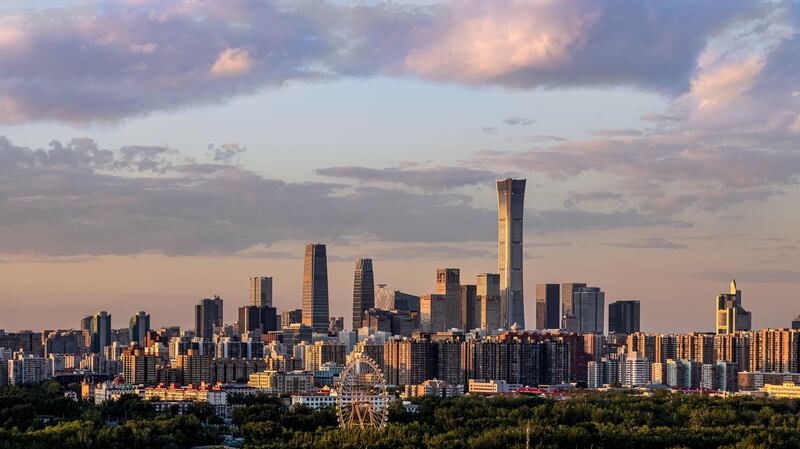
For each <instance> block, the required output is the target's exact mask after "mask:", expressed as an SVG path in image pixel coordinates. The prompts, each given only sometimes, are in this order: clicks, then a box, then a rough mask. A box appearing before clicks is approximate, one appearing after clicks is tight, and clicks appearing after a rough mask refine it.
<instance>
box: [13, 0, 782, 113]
mask: <svg viewBox="0 0 800 449" xmlns="http://www.w3.org/2000/svg"><path fill="white" fill-rule="evenodd" d="M770 9H778V6H775V5H774V4H772V3H763V4H762V3H757V2H751V1H746V0H729V1H725V2H718V1H711V0H701V1H694V2H688V1H679V2H667V3H665V2H662V1H656V0H645V1H641V2H637V3H636V4H625V3H620V2H616V1H612V0H602V1H588V0H569V1H563V2H553V1H549V0H535V1H523V0H498V1H492V2H483V1H479V0H458V1H455V0H452V1H446V2H441V3H436V4H431V5H419V4H414V3H412V2H409V3H386V2H376V3H372V2H370V3H363V4H357V5H346V4H342V3H341V2H335V1H325V0H319V1H310V2H283V1H279V0H264V1H257V2H256V1H250V0H214V1H212V0H195V1H185V2H184V1H177V0H167V1H162V2H154V1H143V2H136V3H131V2H129V1H123V0H110V1H108V2H104V3H103V5H102V7H101V6H98V5H95V4H93V3H89V4H87V5H82V6H77V7H73V8H60V9H52V8H51V9H48V8H43V9H31V10H29V11H25V10H21V9H20V10H12V11H11V12H9V13H7V14H5V15H3V16H0V60H2V61H4V64H3V65H2V67H0V122H2V123H6V124H8V123H26V122H32V121H63V122H72V123H75V122H77V123H84V122H95V121H114V120H119V119H123V118H126V117H131V116H141V115H146V114H148V113H151V112H154V111H169V110H175V109H180V108H185V107H191V106H195V105H202V104H212V103H217V102H220V101H224V100H226V99H228V98H231V97H234V96H237V95H246V94H252V93H254V92H258V91H261V90H263V89H265V88H277V87H280V86H283V85H285V84H287V83H290V82H297V81H300V82H303V81H305V82H313V81H318V80H330V79H338V78H344V77H377V76H396V77H419V78H423V79H428V80H435V81H446V82H458V83H465V84H469V85H500V86H510V87H522V88H533V87H560V86H619V85H622V86H637V87H643V88H647V89H656V90H658V91H661V92H669V93H671V94H675V95H677V94H683V93H685V92H687V91H689V90H690V89H691V88H692V86H695V87H696V89H695V90H696V91H697V92H698V93H700V92H717V91H718V89H717V88H712V89H710V90H709V89H708V88H704V86H712V87H713V86H715V85H716V86H718V85H719V83H717V84H715V82H714V81H713V80H717V79H719V76H714V74H715V73H721V72H720V71H719V70H717V71H716V72H714V71H712V69H709V70H708V71H703V72H702V73H701V74H700V76H699V77H698V78H697V79H696V80H695V81H694V82H693V81H692V76H693V74H694V73H695V72H694V71H695V69H696V64H697V60H698V57H699V55H701V53H702V52H703V51H705V49H706V48H707V46H708V45H707V44H708V42H709V41H710V40H712V39H714V38H715V37H716V36H718V35H720V33H722V32H723V31H724V30H726V29H727V28H729V27H730V26H731V24H734V23H737V21H740V20H744V18H747V17H751V16H753V15H756V14H761V11H762V10H770ZM763 62H764V66H763V72H764V73H768V72H771V69H770V64H771V63H772V62H771V61H770V60H769V59H768V58H764V59H763ZM751 72H752V71H751ZM756 85H758V83H756ZM795 90H797V88H795ZM687 103H691V101H688V100H687ZM515 121H516V119H513V118H512V119H511V122H515ZM527 121H528V119H520V121H519V122H518V123H517V124H519V125H523V124H526V123H527ZM506 124H509V125H510V124H512V123H506Z"/></svg>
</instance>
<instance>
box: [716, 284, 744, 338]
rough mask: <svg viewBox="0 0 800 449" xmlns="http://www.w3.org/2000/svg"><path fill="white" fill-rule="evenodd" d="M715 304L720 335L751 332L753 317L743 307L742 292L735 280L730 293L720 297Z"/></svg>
mask: <svg viewBox="0 0 800 449" xmlns="http://www.w3.org/2000/svg"><path fill="white" fill-rule="evenodd" d="M715 304H716V318H715V320H716V323H717V333H718V334H733V333H735V332H742V331H749V330H750V327H751V320H752V316H751V314H750V312H748V311H747V310H745V309H744V307H742V291H741V290H739V289H737V288H736V280H735V279H734V280H731V290H730V293H722V294H720V295H718V296H717V299H716V302H715Z"/></svg>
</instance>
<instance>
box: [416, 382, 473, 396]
mask: <svg viewBox="0 0 800 449" xmlns="http://www.w3.org/2000/svg"><path fill="white" fill-rule="evenodd" d="M404 393H405V397H407V398H415V397H420V396H437V397H451V396H461V395H463V394H464V385H452V384H449V383H447V382H445V381H442V380H439V379H431V380H426V381H425V382H422V383H421V384H417V385H406V386H405V392H404Z"/></svg>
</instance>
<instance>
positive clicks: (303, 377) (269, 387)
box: [247, 370, 315, 394]
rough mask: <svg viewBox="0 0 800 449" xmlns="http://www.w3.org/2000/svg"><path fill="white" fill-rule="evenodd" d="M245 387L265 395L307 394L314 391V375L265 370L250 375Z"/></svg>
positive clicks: (306, 372) (300, 372)
mask: <svg viewBox="0 0 800 449" xmlns="http://www.w3.org/2000/svg"><path fill="white" fill-rule="evenodd" d="M247 385H248V386H250V387H253V388H258V389H260V390H262V391H264V392H265V393H271V394H288V393H308V392H312V391H314V390H315V387H314V374H313V373H310V372H308V371H274V370H266V371H262V372H259V373H253V374H251V375H250V379H249V381H248V382H247Z"/></svg>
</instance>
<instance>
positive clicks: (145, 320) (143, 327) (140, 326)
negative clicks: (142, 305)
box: [128, 312, 150, 346]
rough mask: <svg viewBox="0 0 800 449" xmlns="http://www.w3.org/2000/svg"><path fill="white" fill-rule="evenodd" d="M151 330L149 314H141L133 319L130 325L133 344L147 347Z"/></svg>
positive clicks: (129, 330) (129, 329)
mask: <svg viewBox="0 0 800 449" xmlns="http://www.w3.org/2000/svg"><path fill="white" fill-rule="evenodd" d="M149 330H150V315H148V314H147V312H139V313H137V314H135V315H133V316H132V317H131V320H130V323H128V333H129V337H130V341H131V344H133V343H135V344H138V345H139V346H145V345H146V342H145V340H146V338H145V337H146V336H147V332H148V331H149Z"/></svg>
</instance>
